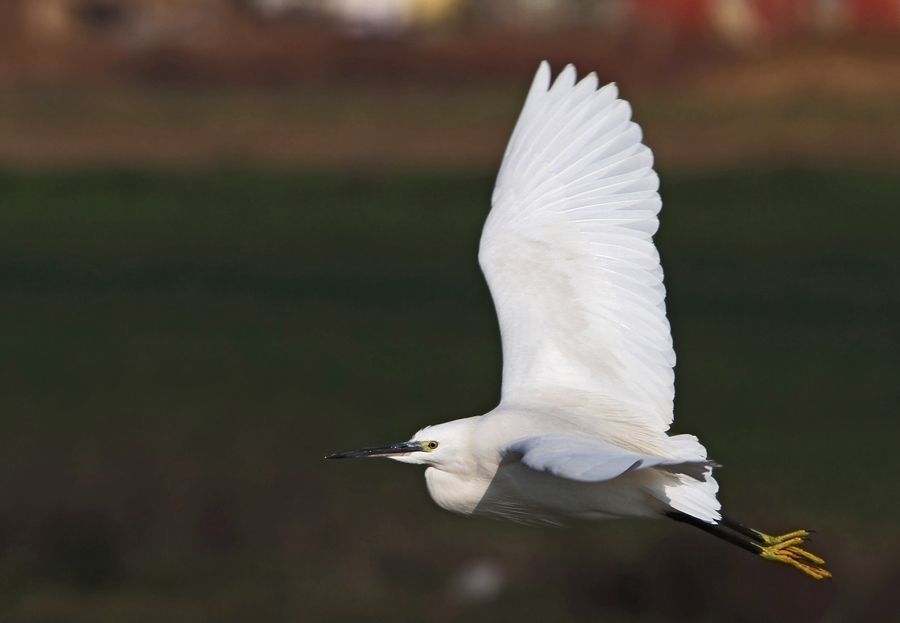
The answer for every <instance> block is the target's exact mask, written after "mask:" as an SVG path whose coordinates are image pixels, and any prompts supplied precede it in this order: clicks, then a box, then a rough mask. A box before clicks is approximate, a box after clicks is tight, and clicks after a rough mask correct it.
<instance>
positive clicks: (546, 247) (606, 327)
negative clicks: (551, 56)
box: [479, 62, 675, 430]
mask: <svg viewBox="0 0 900 623" xmlns="http://www.w3.org/2000/svg"><path fill="white" fill-rule="evenodd" d="M550 77H551V76H550V67H549V65H548V64H547V63H546V62H545V63H542V64H541V65H540V67H539V68H538V71H537V73H536V75H535V77H534V81H533V82H532V85H531V88H530V89H529V93H528V97H527V99H526V101H525V104H524V106H523V109H522V113H521V115H520V117H519V120H518V122H517V123H516V127H515V129H514V130H513V133H512V136H511V138H510V142H509V145H508V146H507V149H506V152H505V154H504V157H503V163H502V165H501V167H500V172H499V173H498V176H497V182H496V186H495V188H494V193H493V196H492V209H491V212H490V214H489V215H488V219H487V222H486V223H485V226H484V230H483V232H482V237H481V246H480V250H479V261H480V263H481V266H482V270H483V271H484V274H485V278H486V279H487V282H488V286H489V287H490V289H491V295H492V297H493V300H494V305H495V307H496V310H497V315H498V319H499V323H500V330H501V334H502V340H503V360H504V364H503V390H502V401H503V402H507V403H509V402H528V401H529V400H530V398H531V397H534V396H545V395H548V393H552V390H554V389H560V388H565V389H574V390H578V391H579V392H581V394H582V395H596V396H598V397H602V398H603V400H604V401H605V402H609V401H615V402H616V403H617V404H620V405H624V406H625V408H626V409H627V410H628V411H629V412H630V413H632V414H633V417H635V418H638V419H641V420H642V424H644V425H646V426H649V427H652V428H655V429H658V430H666V429H667V428H668V426H669V425H670V423H671V422H672V417H673V414H672V401H673V397H674V372H673V367H674V365H675V352H674V350H673V348H672V338H671V333H670V329H669V323H668V320H667V319H666V314H665V288H664V286H663V271H662V268H661V266H660V262H659V253H658V252H657V250H656V247H655V246H654V244H653V238H652V237H653V235H654V234H655V233H656V230H657V228H658V224H659V221H658V218H657V215H658V213H659V210H660V207H661V205H662V204H661V201H660V198H659V193H658V188H659V178H658V177H657V175H656V173H655V172H654V171H653V155H652V153H651V152H650V150H649V149H648V148H647V147H645V146H644V145H643V144H642V143H641V140H642V131H641V128H640V127H639V126H638V125H637V124H636V123H634V122H633V121H631V106H630V105H629V104H628V103H627V102H625V101H623V100H621V99H618V90H617V88H616V86H615V85H614V84H608V85H606V86H603V87H601V88H599V89H598V88H597V85H598V81H597V77H596V76H595V75H594V74H589V75H588V76H587V77H585V78H583V79H582V80H581V81H578V82H576V76H575V69H574V67H572V66H571V65H569V66H567V67H566V68H565V69H563V71H562V72H561V73H560V74H559V76H558V77H557V79H556V80H555V81H553V82H552V83H551V80H550ZM547 390H551V391H550V392H548V391H547ZM601 426H602V423H601V422H598V427H601Z"/></svg>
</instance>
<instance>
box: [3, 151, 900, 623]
mask: <svg viewBox="0 0 900 623" xmlns="http://www.w3.org/2000/svg"><path fill="white" fill-rule="evenodd" d="M662 179H663V188H662V192H663V196H664V200H665V208H664V212H663V217H662V229H661V232H660V235H659V239H658V242H659V245H660V247H661V252H662V256H663V262H664V267H665V268H666V275H667V285H668V287H669V291H670V295H669V310H670V318H671V320H672V323H673V328H674V334H675V340H676V348H677V350H678V354H679V365H678V368H677V374H678V381H677V404H676V415H677V418H676V430H677V431H679V432H693V433H697V434H699V435H700V436H701V438H702V439H703V440H704V441H705V442H706V443H707V445H708V446H709V447H710V448H711V453H712V456H713V457H714V458H715V459H717V460H718V461H720V462H721V463H723V464H724V465H725V467H724V468H723V469H722V470H721V471H720V482H721V484H722V494H721V498H722V500H723V501H724V503H725V504H726V507H727V508H728V509H729V510H730V511H731V512H732V514H733V515H735V516H737V517H739V518H743V519H745V520H746V521H747V523H749V524H751V525H758V526H760V527H762V528H764V529H766V528H769V529H772V530H781V529H789V528H795V527H799V526H809V527H815V528H818V529H819V531H820V532H819V534H818V535H817V542H816V550H817V551H821V553H823V554H824V555H825V556H826V557H827V558H829V563H830V566H831V568H833V570H834V572H835V576H836V580H835V581H833V582H830V583H825V584H814V583H812V582H810V581H809V580H807V579H806V578H804V577H802V576H800V574H796V573H795V572H792V571H791V570H788V569H782V568H779V567H776V566H774V565H770V564H767V563H764V562H761V561H759V560H756V559H753V558H751V557H750V556H747V555H746V554H744V553H743V552H741V551H739V550H737V549H734V548H730V547H728V546H726V545H723V544H720V543H719V542H714V541H712V540H710V539H708V537H706V536H705V535H702V534H699V533H697V534H693V532H692V531H690V530H689V529H687V528H684V527H681V526H678V525H674V524H673V525H664V524H663V523H661V522H659V523H641V522H631V523H628V522H620V523H607V524H592V525H585V526H575V527H574V528H572V529H566V530H550V529H534V528H522V527H517V526H514V525H509V524H499V523H493V522H488V521H484V520H464V519H461V518H457V517H454V516H451V515H449V514H447V513H444V512H443V511H440V510H438V509H437V508H436V507H434V506H433V505H432V504H431V502H430V501H429V500H428V499H427V493H426V492H425V487H424V483H423V482H422V477H421V473H420V470H418V469H416V468H411V467H409V466H401V465H396V464H389V463H387V462H379V461H369V462H360V463H347V464H343V463H342V464H327V463H325V462H324V461H323V460H322V459H321V457H322V455H323V454H324V453H325V452H326V451H328V450H333V449H340V448H343V447H355V446H359V445H364V444H367V443H378V442H383V441H394V440H399V439H404V438H406V437H408V436H409V435H410V434H411V433H412V432H414V431H415V430H416V429H417V428H419V427H420V426H422V425H424V424H428V423H434V422H437V421H441V420H445V419H451V418H455V417H460V416H465V415H471V414H474V413H479V412H484V411H486V410H488V409H490V408H491V407H492V406H493V405H494V402H495V400H496V397H497V392H498V386H499V367H500V355H499V338H498V335H497V333H496V327H495V320H494V317H493V311H492V308H491V304H490V299H489V296H488V293H487V291H486V288H485V286H484V284H483V282H482V280H481V277H480V274H479V272H478V269H477V265H476V260H475V254H476V248H477V240H478V235H479V231H480V227H481V223H482V221H483V218H484V216H485V214H486V211H487V207H488V199H489V195H490V187H491V181H492V180H491V177H490V175H488V174H485V173H464V172H458V173H448V172H439V171H433V172H428V171H419V172H408V173H396V172H394V173H388V172H384V173H380V174H363V173H356V174H339V173H337V172H334V171H332V172H329V173H324V172H321V171H310V170H308V169H307V170H295V169H288V168H283V169H273V168H267V169H260V168H256V169H254V168H247V167H233V168H217V169H194V170H180V171H177V172H176V171H174V170H171V169H165V168H158V169H147V168H144V169H140V170H138V169H133V170H128V169H118V170H83V171H77V170H74V171H67V172H47V171H43V172H39V171H30V172H25V171H21V170H19V171H12V170H7V171H6V172H5V173H2V174H0V206H2V209H0V290H2V300H3V304H2V305H0V327H2V329H0V332H2V340H0V343H2V345H3V347H2V350H0V413H2V418H0V439H2V448H3V450H2V464H3V469H2V470H0V487H2V491H3V495H2V496H0V547H2V557H0V586H2V587H3V590H2V596H3V597H2V600H0V618H2V620H4V621H10V622H38V621H42V622H43V621H74V622H81V621H84V622H87V621H91V622H94V621H100V622H105V621H110V622H112V621H123V620H128V621H159V620H167V621H172V622H179V621H247V620H267V621H297V620H309V621H316V620H323V621H351V620H352V621H360V620H371V621H380V620H396V621H420V620H434V621H449V620H455V619H457V618H460V617H465V618H466V620H470V621H479V620H512V619H516V618H518V619H521V620H562V619H565V620H573V621H579V620H585V621H586V620H597V618H598V617H599V618H603V619H604V620H610V621H615V620H641V621H662V620H665V621H716V620H723V619H724V618H726V617H727V618H728V620H731V621H758V620H774V619H778V620H781V619H788V618H790V619H791V620H793V621H807V620H809V621H813V620H835V621H837V620H840V621H852V620H860V621H862V620H871V619H873V618H874V619H877V618H879V616H882V617H883V613H889V612H891V611H897V607H898V604H897V597H896V591H895V590H894V585H895V583H896V581H897V579H898V577H900V566H898V563H897V560H898V553H900V542H898V540H897V534H896V526H897V525H898V523H900V503H898V501H897V499H896V496H894V495H893V489H894V488H895V487H894V482H893V480H894V475H895V474H897V473H900V458H898V456H897V453H896V452H895V448H894V446H895V443H896V439H897V437H898V434H900V424H898V420H897V418H896V414H895V411H896V405H897V404H898V402H900V389H898V388H900V385H898V383H897V382H896V379H897V377H898V374H900V363H898V359H897V356H896V348H897V344H898V338H900V290H898V288H897V277H898V275H900V254H898V251H897V235H896V232H897V231H898V227H900V217H898V212H897V210H896V203H897V198H898V197H900V181H898V178H897V176H896V175H893V174H892V172H891V171H890V170H886V169H885V170H883V171H879V170H874V171H872V170H869V171H864V170H862V169H859V168H856V169H853V168H850V169H842V168H801V167H795V168H768V169H760V168H748V167H741V168H739V169H734V170H726V171H721V170H720V171H717V172H705V173H702V174H701V173H696V174H687V173H677V172H672V173H669V172H667V171H666V170H663V171H662ZM476 563H478V564H489V565H491V568H493V569H494V574H495V575H496V576H497V577H499V578H500V582H499V590H498V592H497V594H496V595H492V596H490V598H488V597H485V596H482V599H483V600H482V601H478V595H477V594H469V593H467V592H466V591H465V590H463V589H461V588H460V586H464V585H465V582H464V581H463V580H461V579H460V578H461V577H464V576H465V574H466V573H467V570H471V568H472V566H473V565H475V564H476Z"/></svg>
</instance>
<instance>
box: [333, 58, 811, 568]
mask: <svg viewBox="0 0 900 623" xmlns="http://www.w3.org/2000/svg"><path fill="white" fill-rule="evenodd" d="M597 84H598V83H597V77H596V76H595V75H594V74H588V75H587V76H586V77H585V78H583V79H582V80H581V81H578V82H576V77H575V69H574V68H573V67H572V66H571V65H569V66H567V67H566V68H565V69H564V70H563V71H562V72H561V73H560V74H559V76H558V77H557V78H556V80H555V81H554V82H552V83H551V79H550V68H549V66H548V65H547V63H546V62H545V63H542V64H541V65H540V68H539V69H538V71H537V74H536V75H535V77H534V81H533V83H532V85H531V89H530V91H529V93H528V97H527V99H526V101H525V105H524V108H523V110H522V113H521V115H520V117H519V120H518V122H517V124H516V126H515V129H514V131H513V133H512V137H511V138H510V141H509V145H508V147H507V149H506V153H505V155H504V157H503V163H502V165H501V167H500V172H499V174H498V176H497V182H496V186H495V189H494V193H493V197H492V208H491V211H490V213H489V215H488V218H487V221H486V223H485V225H484V230H483V232H482V236H481V245H480V250H479V261H480V264H481V267H482V270H483V271H484V275H485V278H486V279H487V283H488V286H489V287H490V291H491V296H492V298H493V300H494V306H495V308H496V311H497V316H498V319H499V324H500V332H501V337H502V343H503V387H502V392H501V400H500V404H499V405H498V406H497V407H496V408H495V409H494V410H493V411H491V412H490V413H487V414H485V415H481V416H475V417H470V418H465V419H461V420H455V421H452V422H447V423H444V424H439V425H436V426H430V427H427V428H424V429H422V430H420V431H419V432H418V433H416V434H415V435H414V436H413V438H412V439H411V440H410V441H408V442H403V443H400V444H395V445H393V446H389V447H384V448H370V449H366V450H359V451H351V452H345V453H339V454H336V455H333V457H334V458H347V457H361V456H387V457H389V458H393V459H395V460H398V461H402V462H406V463H418V464H424V465H427V466H428V469H427V470H426V472H425V476H426V482H427V484H428V490H429V492H430V494H431V496H432V498H433V499H434V500H435V502H437V503H438V504H439V505H440V506H441V507H443V508H446V509H448V510H450V511H454V512H457V513H463V514H483V515H489V516H494V517H500V518H505V519H512V520H515V521H522V522H542V523H544V522H545V523H561V522H564V521H565V520H566V519H567V518H581V519H602V518H611V517H628V516H634V517H659V516H669V517H672V518H674V519H677V520H679V521H687V522H688V523H694V524H695V525H698V527H701V528H704V529H706V530H707V531H712V532H713V533H714V534H716V535H717V536H721V537H722V538H725V539H726V540H729V541H730V542H732V543H735V544H737V545H739V546H741V547H743V548H744V549H747V550H749V551H751V552H753V553H757V554H759V555H763V556H767V557H770V558H772V559H777V560H781V561H782V562H787V563H788V564H791V565H792V566H795V567H798V568H801V570H804V572H806V573H808V574H809V575H812V576H813V577H817V578H819V579H821V577H827V572H826V571H824V569H820V568H813V567H811V566H810V564H809V563H810V561H821V559H819V558H817V557H815V556H813V555H812V554H809V553H808V552H805V551H804V550H800V549H799V547H797V546H798V545H799V543H802V539H803V538H805V535H806V533H805V532H804V533H803V535H801V536H797V535H799V534H800V532H802V531H800V532H798V533H792V534H790V535H786V536H785V537H768V535H763V534H762V533H758V532H756V531H752V530H750V529H748V528H745V527H743V526H742V525H741V524H738V523H736V522H732V521H731V520H722V517H721V515H720V512H719V511H720V505H719V502H718V500H717V499H716V492H717V489H718V486H717V484H716V481H715V480H714V479H713V477H712V470H713V468H714V467H715V465H714V464H713V463H711V462H710V461H708V460H707V456H706V449H705V448H704V447H703V445H702V444H701V443H700V442H699V441H698V440H697V438H696V437H694V436H692V435H676V436H669V435H668V434H667V433H666V431H667V430H668V428H669V426H670V424H671V423H672V419H673V412H672V401H673V397H674V372H673V368H674V366H675V352H674V350H673V348H672V337H671V334H670V330H669V323H668V320H667V319H666V306H665V287H664V286H663V271H662V268H661V266H660V262H659V254H658V252H657V250H656V247H655V246H654V244H653V235H654V233H656V230H657V227H658V224H659V221H658V219H657V214H658V213H659V210H660V207H661V201H660V198H659V194H658V192H657V189H658V187H659V179H658V178H657V175H656V173H655V172H654V171H653V155H652V154H651V152H650V150H649V149H648V148H647V147H645V146H644V145H643V144H642V143H641V129H640V127H639V126H638V125H637V124H635V123H634V122H633V121H631V107H630V106H629V105H628V103H627V102H625V101H623V100H621V99H618V91H617V89H616V87H615V85H613V84H608V85H606V86H604V87H602V88H600V89H598V88H597ZM720 521H723V522H724V524H723V525H724V526H725V527H727V528H728V529H729V530H731V531H733V532H735V534H736V535H737V536H735V534H723V532H722V530H724V528H723V527H720V526H719V525H718V524H719V523H720ZM764 537H765V538H764ZM765 539H771V542H770V541H767V540H765ZM778 539H781V540H780V541H779V540H778ZM791 539H793V540H791ZM766 548H769V549H766ZM773 548H774V549H773ZM776 549H777V551H775V550H776ZM769 550H771V551H769ZM815 564H819V563H818V562H816V563H815ZM810 569H812V570H810Z"/></svg>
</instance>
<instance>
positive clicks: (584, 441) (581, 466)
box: [506, 434, 712, 482]
mask: <svg viewBox="0 0 900 623" xmlns="http://www.w3.org/2000/svg"><path fill="white" fill-rule="evenodd" d="M506 452H507V453H514V454H519V455H521V459H520V460H521V462H522V463H523V464H524V465H527V466H528V467H530V468H531V469H534V470H538V471H542V472H549V473H551V474H553V475H554V476H559V477H560V478H567V479H568V480H577V481H579V482H601V481H605V480H612V479H613V478H616V477H617V476H621V475H622V474H624V473H626V472H631V471H634V470H636V469H645V468H647V467H658V468H660V469H664V470H666V471H668V472H670V473H673V474H685V475H686V476H689V477H691V478H693V479H695V480H705V479H706V476H707V472H708V469H707V468H708V467H710V466H711V465H712V464H711V463H710V462H709V461H706V460H698V461H684V460H681V459H664V458H660V457H658V456H649V455H647V454H640V453H637V452H631V451H630V450H625V449H623V448H620V447H619V446H616V445H613V444H611V443H606V442H605V441H601V440H600V439H597V438H596V437H586V436H582V435H563V434H552V435H538V436H535V437H528V438H526V439H521V440H519V441H517V442H515V443H512V444H510V446H509V447H508V448H506Z"/></svg>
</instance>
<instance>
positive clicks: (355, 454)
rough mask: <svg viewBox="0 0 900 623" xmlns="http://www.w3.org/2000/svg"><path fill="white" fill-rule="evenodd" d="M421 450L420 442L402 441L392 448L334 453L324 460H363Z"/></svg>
mask: <svg viewBox="0 0 900 623" xmlns="http://www.w3.org/2000/svg"><path fill="white" fill-rule="evenodd" d="M421 450H422V442H421V441H403V442H400V443H395V444H394V445H392V446H384V447H381V448H362V449H360V450H347V451H345V452H335V453H334V454H329V455H328V456H326V457H325V458H326V459H365V458H369V457H378V456H389V455H391V454H409V453H410V452H420V451H421Z"/></svg>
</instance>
